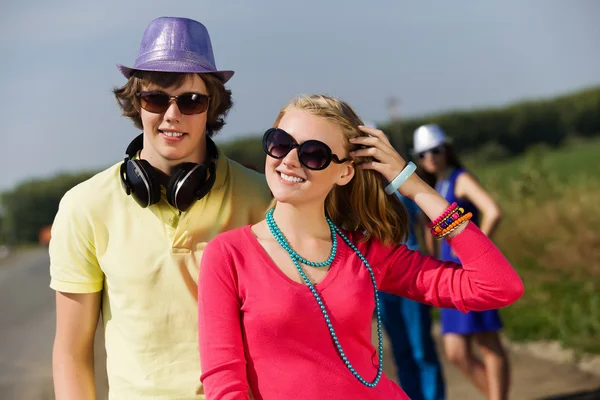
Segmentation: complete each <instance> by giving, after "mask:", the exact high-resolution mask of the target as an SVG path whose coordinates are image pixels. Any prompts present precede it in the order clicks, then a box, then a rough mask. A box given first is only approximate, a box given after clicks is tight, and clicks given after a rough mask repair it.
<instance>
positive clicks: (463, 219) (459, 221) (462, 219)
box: [436, 212, 473, 239]
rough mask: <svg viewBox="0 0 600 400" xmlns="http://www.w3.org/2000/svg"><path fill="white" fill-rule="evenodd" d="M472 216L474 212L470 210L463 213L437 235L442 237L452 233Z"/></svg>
mask: <svg viewBox="0 0 600 400" xmlns="http://www.w3.org/2000/svg"><path fill="white" fill-rule="evenodd" d="M472 217H473V213H470V212H469V213H466V214H465V215H463V216H462V217H460V218H459V219H457V220H456V221H454V222H453V223H452V224H450V226H448V227H447V228H446V229H443V230H442V231H441V232H439V233H437V234H436V236H437V237H438V238H439V239H441V238H443V237H445V236H447V235H449V234H450V233H452V232H453V231H455V230H456V229H458V227H459V226H461V225H462V224H463V223H465V222H467V221H468V220H470V219H471V218H472Z"/></svg>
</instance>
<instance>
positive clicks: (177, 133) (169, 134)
mask: <svg viewBox="0 0 600 400" xmlns="http://www.w3.org/2000/svg"><path fill="white" fill-rule="evenodd" d="M162 134H163V135H165V136H170V137H180V136H183V133H180V132H166V131H162Z"/></svg>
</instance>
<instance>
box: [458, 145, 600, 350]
mask: <svg viewBox="0 0 600 400" xmlns="http://www.w3.org/2000/svg"><path fill="white" fill-rule="evenodd" d="M598 157H600V140H594V141H589V142H585V143H576V144H572V145H569V146H566V147H563V148H561V149H558V150H550V149H543V148H538V149H535V150H532V151H530V152H529V153H527V154H526V155H524V156H522V157H519V158H517V159H514V160H510V161H507V162H503V163H499V164H488V165H483V164H482V165H477V164H474V165H468V166H469V168H470V169H472V171H473V172H474V173H475V174H476V175H477V177H478V179H479V180H480V181H481V183H482V184H483V185H484V186H485V187H486V188H487V189H489V190H490V191H491V192H492V193H494V195H495V196H496V198H497V199H498V201H499V202H500V205H501V207H502V209H503V213H504V219H503V221H502V225H501V226H500V228H499V229H498V231H497V233H496V235H495V237H494V241H495V242H496V243H497V245H498V246H499V247H500V248H501V249H502V250H503V252H504V253H505V254H506V256H507V258H508V259H509V260H510V261H511V262H512V263H513V265H514V266H515V267H516V268H517V269H518V271H519V273H520V274H521V275H522V277H523V281H524V283H525V294H524V296H523V298H522V299H521V300H519V301H518V302H517V303H516V304H514V305H512V306H511V307H508V308H506V309H504V310H502V315H503V318H504V320H505V324H506V333H507V334H508V336H509V337H511V338H512V339H515V340H539V339H553V340H559V341H560V342H561V343H562V344H563V345H564V346H566V347H570V348H573V349H575V350H577V351H585V352H594V353H600V162H599V161H598V160H597V159H598Z"/></svg>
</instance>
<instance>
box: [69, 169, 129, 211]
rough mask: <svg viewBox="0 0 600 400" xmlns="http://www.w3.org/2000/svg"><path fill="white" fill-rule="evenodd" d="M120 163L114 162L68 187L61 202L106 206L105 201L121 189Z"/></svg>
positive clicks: (109, 199)
mask: <svg viewBox="0 0 600 400" xmlns="http://www.w3.org/2000/svg"><path fill="white" fill-rule="evenodd" d="M119 170H120V163H117V164H114V165H112V166H110V167H109V168H106V169H105V170H103V171H100V172H98V173H97V174H95V175H94V176H92V177H90V178H88V179H86V180H84V181H83V182H80V183H78V184H77V185H75V186H73V187H72V188H71V189H69V190H68V191H67V192H66V193H65V195H64V196H63V199H62V201H61V203H62V204H63V205H66V204H74V205H79V206H80V207H86V206H93V205H94V204H97V205H100V206H103V207H106V206H107V205H108V204H107V202H109V201H112V199H114V197H115V194H117V195H118V194H120V193H119V191H123V188H122V187H121V183H120V178H119Z"/></svg>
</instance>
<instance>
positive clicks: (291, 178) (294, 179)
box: [280, 172, 304, 183]
mask: <svg viewBox="0 0 600 400" xmlns="http://www.w3.org/2000/svg"><path fill="white" fill-rule="evenodd" d="M280 175H281V178H282V179H283V180H284V181H288V182H296V183H298V182H304V179H302V178H298V177H295V176H289V175H286V174H284V173H283V172H281V173H280Z"/></svg>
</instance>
